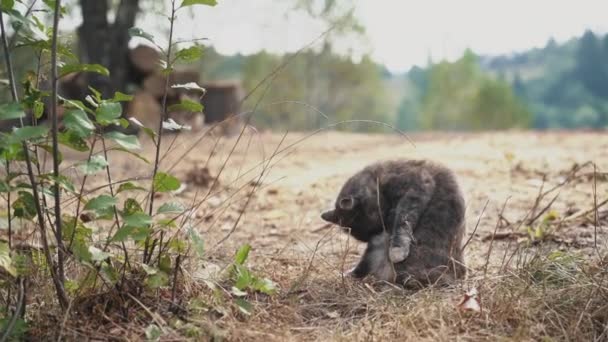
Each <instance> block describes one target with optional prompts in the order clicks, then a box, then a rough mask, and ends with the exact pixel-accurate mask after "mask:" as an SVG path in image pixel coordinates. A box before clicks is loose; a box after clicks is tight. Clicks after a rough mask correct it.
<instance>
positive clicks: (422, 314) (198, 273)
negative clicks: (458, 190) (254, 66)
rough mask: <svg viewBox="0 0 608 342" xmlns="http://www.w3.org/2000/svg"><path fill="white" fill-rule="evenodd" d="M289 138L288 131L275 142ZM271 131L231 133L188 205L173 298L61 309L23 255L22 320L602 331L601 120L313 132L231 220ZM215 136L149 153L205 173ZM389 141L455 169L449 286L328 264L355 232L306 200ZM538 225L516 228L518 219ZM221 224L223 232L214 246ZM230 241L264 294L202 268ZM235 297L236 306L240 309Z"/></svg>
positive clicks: (243, 335)
mask: <svg viewBox="0 0 608 342" xmlns="http://www.w3.org/2000/svg"><path fill="white" fill-rule="evenodd" d="M300 138H301V135H298V134H295V135H291V136H289V137H288V139H287V141H285V142H284V145H285V146H287V145H289V144H290V143H291V142H294V141H297V140H298V139H300ZM281 139H282V137H281V136H280V135H273V134H267V133H261V134H259V135H256V136H254V137H253V138H252V139H244V140H245V141H247V146H242V147H241V148H239V149H237V150H236V152H235V153H234V154H233V155H232V156H231V162H230V163H229V164H228V165H227V167H226V171H225V173H224V175H223V176H222V178H221V179H220V186H219V190H218V191H217V193H216V194H214V195H213V196H210V197H209V199H208V200H207V201H206V202H205V204H204V205H203V206H201V207H200V208H199V210H198V211H197V213H195V215H194V222H195V223H196V227H197V228H198V229H199V231H200V232H201V234H202V236H203V237H204V238H205V245H206V246H207V247H206V248H207V256H206V258H205V259H203V260H196V259H195V258H192V259H190V260H188V261H187V262H186V263H185V264H184V265H183V272H182V273H181V274H180V278H179V284H180V286H179V287H178V292H177V296H176V297H177V298H178V301H177V303H172V302H171V296H172V294H171V289H162V290H159V291H154V292H144V293H143V294H142V293H138V292H137V291H138V289H137V286H133V288H123V289H120V291H118V290H112V291H108V292H107V293H104V294H102V295H94V296H93V295H87V294H86V293H82V294H81V295H79V296H78V300H76V301H75V302H74V303H72V306H71V310H70V314H69V315H68V316H63V315H61V314H60V313H59V312H58V310H57V308H56V305H55V304H54V301H53V299H52V294H53V290H52V286H51V284H45V283H43V282H42V281H41V279H45V278H44V277H42V274H39V275H37V273H36V272H43V270H35V271H34V276H33V277H31V278H30V283H29V285H28V286H29V291H28V316H27V318H28V319H29V320H30V321H31V322H32V323H30V336H32V338H33V339H36V340H56V339H57V337H58V334H61V337H62V338H63V339H65V340H82V339H85V338H88V339H92V340H141V339H145V336H146V329H149V327H150V325H151V324H154V325H157V326H158V327H159V329H160V330H161V335H162V337H161V340H167V341H172V340H211V339H218V340H222V339H225V340H231V341H232V340H235V341H252V340H254V341H256V340H260V341H261V340H264V341H268V340H271V341H285V340H322V341H327V340H335V341H347V340H348V341H351V340H415V341H419V340H420V341H444V340H450V341H451V340H463V341H466V340H471V341H483V340H492V341H494V340H517V341H521V340H534V341H537V340H543V339H544V340H547V341H549V340H598V341H599V340H607V339H608V336H607V334H608V332H606V329H608V305H607V304H606V303H608V301H606V299H607V298H608V287H607V286H606V285H605V284H604V278H605V276H606V272H608V270H607V269H606V264H605V260H604V257H603V256H605V255H606V244H605V242H606V234H605V233H604V231H603V229H602V227H604V226H605V224H606V218H607V216H608V215H606V214H607V213H608V212H607V211H606V210H605V209H604V207H603V206H601V207H599V208H597V210H594V204H596V205H597V206H600V205H604V204H605V201H604V200H605V199H606V195H607V193H608V192H607V190H608V187H607V184H606V179H605V177H603V176H602V175H603V174H601V173H594V172H593V171H594V168H593V165H596V166H597V171H598V172H602V170H606V169H607V168H608V164H606V162H607V161H608V158H607V157H608V155H607V154H608V148H607V147H608V141H606V139H605V138H604V137H603V136H602V135H601V134H591V133H552V134H536V133H515V132H510V133H487V134H474V135H473V134H471V135H447V134H444V135H442V134H430V135H422V136H415V137H414V141H415V142H416V148H415V149H414V148H412V147H411V145H410V144H409V142H407V141H404V140H403V139H402V138H399V137H395V136H373V135H366V136H364V135H354V134H339V133H329V134H322V135H320V136H317V137H315V138H313V139H311V140H307V141H305V142H303V143H301V144H298V145H297V147H298V150H297V151H293V150H289V151H286V152H285V153H282V154H281V155H279V156H278V157H277V161H279V160H280V162H278V163H277V164H272V169H271V170H270V171H269V172H268V173H267V174H265V175H264V177H263V179H262V180H261V184H259V185H256V186H257V191H255V193H254V194H253V195H252V196H253V197H252V200H251V202H250V204H249V207H248V210H247V212H246V214H245V215H244V216H243V217H242V220H241V223H240V224H239V226H238V228H237V229H236V230H234V231H232V228H233V227H234V223H235V222H236V221H237V220H238V219H239V211H240V209H242V208H243V205H244V204H245V203H246V200H247V195H248V194H249V193H250V192H249V189H251V187H250V185H248V184H247V182H250V181H251V180H256V179H257V178H256V177H257V176H258V175H259V169H258V171H254V172H252V173H251V175H250V176H251V177H245V176H243V174H244V173H245V172H246V170H248V169H249V168H250V167H252V166H254V165H256V164H257V163H259V161H260V160H261V158H262V156H265V157H268V156H269V155H270V154H271V153H272V151H273V150H274V149H275V148H276V146H277V144H278V143H279V142H280V141H281ZM191 140H192V139H190V138H189V137H183V139H181V140H179V141H177V143H176V145H175V146H177V147H178V148H179V149H181V150H186V149H187V148H188V147H189V144H188V143H189V142H190V141H191ZM251 141H253V142H251ZM230 147H231V142H230V141H221V142H219V144H218V146H217V147H216V146H215V145H214V143H213V141H204V142H203V143H201V145H200V146H197V148H196V149H195V151H196V152H195V153H190V154H188V155H187V156H186V157H183V158H182V157H181V154H180V153H171V154H169V155H168V157H167V160H166V161H165V166H164V167H165V168H166V167H168V166H170V167H173V168H174V169H175V170H174V173H175V174H176V175H177V176H180V177H182V180H185V179H187V178H188V177H190V176H189V174H191V172H192V170H193V169H196V168H198V167H200V166H201V165H204V166H208V167H209V170H210V171H211V173H212V174H214V172H216V171H217V170H218V168H219V167H220V166H221V165H222V161H223V160H224V158H225V157H226V156H227V155H228V153H229V149H230ZM211 151H214V157H213V158H212V159H211V160H209V161H208V160H207V158H208V157H209V155H210V154H211ZM148 152H150V151H148ZM178 152H179V151H178ZM394 156H406V157H425V158H431V159H435V160H440V161H442V162H444V163H445V164H447V165H448V166H449V167H451V168H452V169H454V170H455V171H456V173H457V174H458V176H459V179H460V181H461V183H462V185H463V188H464V190H465V195H466V198H467V203H468V209H467V210H468V216H467V220H468V222H469V233H470V234H472V235H471V242H470V244H469V245H468V246H467V253H466V254H467V265H468V266H469V267H470V270H469V276H468V279H467V280H465V281H463V282H462V283H459V284H456V285H455V286H454V287H453V288H450V289H437V288H429V289H425V290H422V291H418V292H406V291H404V290H402V289H399V288H396V287H394V286H392V285H390V284H384V283H376V282H374V281H373V279H366V280H365V281H362V282H361V281H353V280H351V279H348V278H344V277H343V276H342V272H343V271H344V270H345V269H347V268H349V266H350V265H351V264H352V263H353V262H354V261H355V260H356V259H357V257H358V252H357V250H358V249H359V248H360V246H358V245H357V244H356V243H355V242H353V241H352V240H350V239H348V237H346V236H345V235H344V234H341V233H339V232H338V231H337V230H334V229H328V228H327V227H326V226H324V225H323V223H322V222H321V221H320V219H319V218H318V215H319V212H321V211H322V210H323V209H324V208H325V207H326V206H328V205H330V204H331V202H332V201H333V197H334V196H335V193H336V192H337V190H338V188H339V186H340V184H341V183H342V181H343V180H344V178H345V177H346V176H348V175H349V174H351V173H352V172H354V171H356V170H357V169H358V168H360V167H362V166H363V165H366V164H368V163H370V162H371V161H374V160H377V159H382V158H387V157H394ZM77 157H78V156H72V158H77ZM172 157H174V158H172ZM67 158H70V156H67ZM111 158H112V161H113V171H114V172H115V174H113V179H124V178H126V177H127V176H129V177H133V176H137V169H138V168H137V166H134V165H133V163H132V161H130V160H129V159H124V160H121V159H120V157H119V156H118V155H117V156H112V157H111ZM586 162H593V164H589V163H587V164H586ZM579 166H583V167H579ZM573 170H575V172H574V173H573ZM256 172H257V173H256ZM598 175H599V176H598ZM285 177H287V178H285ZM235 180H236V181H235ZM96 182H99V183H100V184H102V183H103V179H100V180H95V179H93V180H91V185H90V186H91V187H94V186H95V185H96ZM256 184H257V183H256ZM197 190H199V188H198V187H197V186H195V185H191V186H190V187H189V188H188V189H187V190H186V191H184V192H183V193H180V194H179V195H175V196H176V198H177V199H179V200H182V201H183V202H184V203H192V201H194V199H195V198H197V196H199V194H198V191H197ZM203 193H206V189H204V191H203ZM214 193H215V192H214ZM558 194H559V196H557V197H556V195H558ZM200 196H202V194H200ZM198 198H200V197H198ZM174 199H175V198H174ZM507 199H508V201H507ZM162 200H163V198H161V199H160V201H162ZM505 203H506V204H505ZM503 206H504V211H503V209H502V208H503ZM532 209H533V210H532ZM482 212H483V215H482ZM551 215H553V216H555V218H552V217H553V216H551ZM476 224H478V227H475V225H476ZM541 225H543V226H542V227H544V228H543V232H544V233H545V234H544V235H541V236H538V237H535V238H534V239H531V238H530V237H529V235H528V232H527V227H528V226H529V227H530V228H532V229H537V228H539V227H541ZM228 233H232V236H231V237H230V239H229V240H228V241H226V242H225V243H224V244H222V245H221V246H217V247H215V245H216V242H217V241H220V240H221V239H223V238H224V237H225V236H226V235H227V234H228ZM28 238H29V237H28V236H27V235H25V236H24V239H28ZM244 243H250V244H251V245H252V246H253V251H252V253H251V256H250V259H249V261H248V263H249V265H250V267H251V269H252V270H253V271H254V272H255V273H256V274H257V275H260V276H264V277H268V278H270V279H272V280H274V281H275V282H277V283H278V285H279V289H280V290H279V292H278V293H277V294H275V295H273V296H267V295H264V294H260V293H252V292H250V293H249V294H248V295H247V296H246V297H237V296H236V295H234V293H233V292H232V291H231V285H232V283H231V282H230V280H228V279H226V277H225V274H226V273H223V275H224V276H220V277H217V276H214V273H213V272H211V271H210V270H214V269H215V268H218V265H219V268H222V267H224V266H225V265H227V264H229V263H230V262H231V261H232V260H233V253H234V251H235V250H236V248H237V247H238V246H240V245H242V244H244ZM68 272H69V265H68ZM201 279H205V280H207V281H202V280H201ZM134 283H137V281H136V279H134ZM472 288H475V289H477V291H478V293H479V295H478V298H479V300H480V306H481V311H480V312H476V311H463V310H461V307H460V306H459V304H460V303H461V301H462V300H463V298H464V296H465V293H467V291H468V290H470V289H472ZM242 300H245V301H246V302H247V303H245V304H244V303H243V302H242ZM239 304H241V305H240V306H239ZM243 305H244V306H245V307H247V308H249V307H248V306H249V305H250V306H251V307H250V308H249V310H248V311H249V313H245V312H244V311H243V310H242V308H243Z"/></svg>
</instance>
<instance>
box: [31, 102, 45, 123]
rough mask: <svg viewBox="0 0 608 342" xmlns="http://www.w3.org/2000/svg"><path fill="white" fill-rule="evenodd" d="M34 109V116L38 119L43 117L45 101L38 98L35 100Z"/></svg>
mask: <svg viewBox="0 0 608 342" xmlns="http://www.w3.org/2000/svg"><path fill="white" fill-rule="evenodd" d="M32 111H33V112H34V117H35V118H36V119H40V118H41V117H42V114H44V103H42V101H38V100H36V101H34V105H33V106H32Z"/></svg>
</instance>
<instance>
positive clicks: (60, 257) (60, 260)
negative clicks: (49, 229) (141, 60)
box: [51, 0, 65, 284]
mask: <svg viewBox="0 0 608 342" xmlns="http://www.w3.org/2000/svg"><path fill="white" fill-rule="evenodd" d="M60 11H61V0H55V13H54V14H53V36H52V38H51V39H52V40H51V82H52V83H51V86H52V94H51V120H52V121H51V137H52V140H53V176H54V177H55V185H54V187H53V195H54V197H55V239H56V240H57V274H58V276H59V281H60V282H61V283H62V284H63V283H64V281H65V274H64V269H63V268H64V253H65V250H64V247H63V231H62V227H61V189H60V187H59V179H58V178H59V140H58V138H57V135H58V126H59V124H58V121H59V120H58V118H57V79H58V78H57V31H58V30H59V15H60Z"/></svg>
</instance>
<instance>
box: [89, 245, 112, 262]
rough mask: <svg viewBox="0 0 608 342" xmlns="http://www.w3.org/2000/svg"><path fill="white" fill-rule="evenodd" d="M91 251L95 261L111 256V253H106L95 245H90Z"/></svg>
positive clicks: (92, 258)
mask: <svg viewBox="0 0 608 342" xmlns="http://www.w3.org/2000/svg"><path fill="white" fill-rule="evenodd" d="M89 252H90V253H91V260H93V261H104V260H106V259H107V258H109V257H110V254H109V253H106V252H104V251H102V250H101V249H99V248H97V247H95V246H89Z"/></svg>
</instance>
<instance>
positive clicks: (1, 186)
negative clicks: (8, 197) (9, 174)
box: [0, 180, 12, 192]
mask: <svg viewBox="0 0 608 342" xmlns="http://www.w3.org/2000/svg"><path fill="white" fill-rule="evenodd" d="M11 190H12V189H11V186H10V185H9V184H8V183H7V182H5V181H3V180H0V192H9V191H11Z"/></svg>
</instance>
